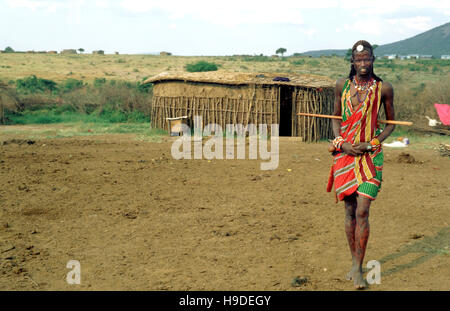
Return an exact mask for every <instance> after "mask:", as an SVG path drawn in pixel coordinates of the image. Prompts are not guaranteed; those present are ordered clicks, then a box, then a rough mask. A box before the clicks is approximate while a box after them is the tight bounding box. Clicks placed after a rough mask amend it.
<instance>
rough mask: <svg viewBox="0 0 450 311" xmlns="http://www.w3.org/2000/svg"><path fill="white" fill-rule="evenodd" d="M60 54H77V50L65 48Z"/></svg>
mask: <svg viewBox="0 0 450 311" xmlns="http://www.w3.org/2000/svg"><path fill="white" fill-rule="evenodd" d="M61 54H78V52H77V50H75V49H66V50H62V51H61Z"/></svg>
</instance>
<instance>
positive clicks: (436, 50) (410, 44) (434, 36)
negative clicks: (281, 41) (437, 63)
mask: <svg viewBox="0 0 450 311" xmlns="http://www.w3.org/2000/svg"><path fill="white" fill-rule="evenodd" d="M346 52H347V50H318V51H308V52H305V53H301V54H302V55H305V56H312V57H319V56H322V55H324V56H331V55H333V54H335V55H338V56H345V53H346ZM386 54H398V55H408V54H420V55H433V56H434V57H436V58H440V57H441V55H450V23H447V24H444V25H441V26H438V27H436V28H433V29H431V30H428V31H426V32H423V33H421V34H418V35H416V36H414V37H411V38H408V39H405V40H401V41H397V42H393V43H389V44H384V45H380V46H378V48H376V50H375V55H377V56H383V55H386Z"/></svg>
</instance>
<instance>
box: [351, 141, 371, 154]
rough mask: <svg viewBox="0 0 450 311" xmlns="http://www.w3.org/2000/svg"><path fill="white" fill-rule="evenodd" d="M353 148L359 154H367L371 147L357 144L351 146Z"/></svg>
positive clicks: (365, 144)
mask: <svg viewBox="0 0 450 311" xmlns="http://www.w3.org/2000/svg"><path fill="white" fill-rule="evenodd" d="M353 148H355V149H357V150H359V151H361V152H368V151H370V150H372V145H371V144H370V143H357V144H353ZM369 148H370V149H369Z"/></svg>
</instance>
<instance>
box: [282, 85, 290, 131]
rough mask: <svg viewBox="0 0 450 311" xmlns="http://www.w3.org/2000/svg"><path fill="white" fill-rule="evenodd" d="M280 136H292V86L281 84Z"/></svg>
mask: <svg viewBox="0 0 450 311" xmlns="http://www.w3.org/2000/svg"><path fill="white" fill-rule="evenodd" d="M279 135H280V136H292V87H290V86H284V85H283V86H280V133H279Z"/></svg>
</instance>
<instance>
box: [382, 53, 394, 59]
mask: <svg viewBox="0 0 450 311" xmlns="http://www.w3.org/2000/svg"><path fill="white" fill-rule="evenodd" d="M382 58H384V59H396V58H397V54H390V55H388V54H386V55H384V56H383V57H382Z"/></svg>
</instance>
